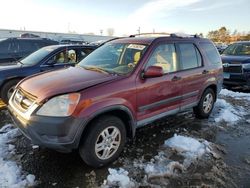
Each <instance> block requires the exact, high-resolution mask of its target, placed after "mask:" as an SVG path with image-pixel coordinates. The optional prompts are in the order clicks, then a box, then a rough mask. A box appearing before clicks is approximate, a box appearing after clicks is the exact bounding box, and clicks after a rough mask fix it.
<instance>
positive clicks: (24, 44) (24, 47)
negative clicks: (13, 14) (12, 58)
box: [18, 40, 35, 52]
mask: <svg viewBox="0 0 250 188" xmlns="http://www.w3.org/2000/svg"><path fill="white" fill-rule="evenodd" d="M31 43H32V41H24V40H23V41H22V40H20V41H18V44H19V51H20V52H29V51H34V50H35V49H33V46H32V45H31Z"/></svg>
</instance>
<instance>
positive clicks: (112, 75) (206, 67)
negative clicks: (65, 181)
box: [9, 34, 223, 167]
mask: <svg viewBox="0 0 250 188" xmlns="http://www.w3.org/2000/svg"><path fill="white" fill-rule="evenodd" d="M222 82H223V72H222V63H221V58H220V56H219V53H218V51H217V49H216V48H215V46H214V45H213V43H212V42H211V41H210V40H208V39H204V38H199V37H197V36H193V37H192V36H189V37H181V36H177V35H175V34H171V35H170V36H168V37H130V38H123V39H118V40H113V41H111V42H108V43H106V44H104V45H103V46H101V47H99V48H98V49H97V50H95V51H94V52H93V53H91V54H90V55H89V56H87V57H86V58H85V59H84V60H82V61H81V62H80V63H79V64H78V65H77V66H76V67H70V68H65V69H61V70H57V71H52V72H48V73H44V74H40V75H34V76H31V77H29V78H26V79H23V80H22V81H21V82H20V83H19V84H18V86H17V87H16V90H15V91H14V93H13V95H12V97H11V98H10V100H9V110H10V112H11V114H12V117H13V119H14V121H15V122H16V125H17V126H18V127H19V128H20V130H21V131H22V132H23V134H24V135H26V136H27V137H28V138H29V139H31V140H32V142H33V143H34V144H37V145H42V146H45V147H48V148H52V149H55V150H58V151H64V152H65V151H68V152H69V151H71V150H73V149H79V153H80V156H81V157H82V159H83V160H84V161H85V162H86V163H87V164H88V165H91V166H94V167H100V166H103V165H105V164H107V163H110V162H112V161H114V160H115V159H116V158H117V157H118V156H119V154H120V153H121V151H122V149H123V146H124V145H125V143H126V140H127V139H128V138H133V136H135V132H136V128H138V127H141V126H144V125H147V124H149V123H151V122H153V121H155V120H157V119H159V118H162V117H164V116H169V115H173V114H176V113H178V112H181V111H184V110H186V109H188V108H193V110H194V113H195V115H196V116H197V117H199V118H207V117H208V116H209V115H210V113H211V111H212V109H213V106H214V103H215V101H216V98H217V95H218V93H219V92H220V90H221V87H222Z"/></svg>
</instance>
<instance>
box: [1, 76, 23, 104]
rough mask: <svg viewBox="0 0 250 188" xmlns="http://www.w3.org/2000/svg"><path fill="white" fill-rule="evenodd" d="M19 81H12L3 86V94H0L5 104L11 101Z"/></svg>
mask: <svg viewBox="0 0 250 188" xmlns="http://www.w3.org/2000/svg"><path fill="white" fill-rule="evenodd" d="M19 81H20V80H19V79H15V80H10V81H8V82H6V83H5V84H4V85H3V87H2V89H1V92H0V96H1V98H2V101H3V102H4V103H5V104H8V102H9V99H10V97H11V95H12V93H13V92H14V90H15V87H16V85H17V83H18V82H19Z"/></svg>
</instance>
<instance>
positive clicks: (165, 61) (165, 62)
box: [146, 44, 178, 73]
mask: <svg viewBox="0 0 250 188" xmlns="http://www.w3.org/2000/svg"><path fill="white" fill-rule="evenodd" d="M149 66H158V67H162V69H163V72H164V73H169V72H175V71H177V70H178V65H177V58H176V52H175V46H174V44H161V45H159V46H158V47H156V49H155V50H154V52H153V54H152V55H151V56H150V58H149V61H148V64H147V66H146V67H149Z"/></svg>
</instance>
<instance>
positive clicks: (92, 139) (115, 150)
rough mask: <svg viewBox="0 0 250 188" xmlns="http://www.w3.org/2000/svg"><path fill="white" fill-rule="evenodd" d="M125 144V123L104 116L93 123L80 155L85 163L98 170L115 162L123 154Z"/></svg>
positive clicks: (84, 139)
mask: <svg viewBox="0 0 250 188" xmlns="http://www.w3.org/2000/svg"><path fill="white" fill-rule="evenodd" d="M125 142H126V129H125V125H124V123H123V122H122V121H121V120H120V119H119V118H118V117H115V116H102V117H100V118H98V119H96V120H95V121H93V122H92V123H91V125H90V130H89V131H88V132H87V135H86V138H83V140H82V142H81V144H80V147H79V153H80V156H81V158H82V159H83V161H84V162H85V163H87V164H88V165H90V166H93V167H96V168H97V167H101V166H104V165H106V164H108V163H110V162H113V161H114V160H115V159H116V158H117V157H118V156H119V155H120V153H121V152H122V149H123V147H124V145H125Z"/></svg>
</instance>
